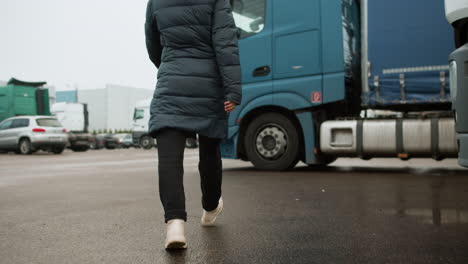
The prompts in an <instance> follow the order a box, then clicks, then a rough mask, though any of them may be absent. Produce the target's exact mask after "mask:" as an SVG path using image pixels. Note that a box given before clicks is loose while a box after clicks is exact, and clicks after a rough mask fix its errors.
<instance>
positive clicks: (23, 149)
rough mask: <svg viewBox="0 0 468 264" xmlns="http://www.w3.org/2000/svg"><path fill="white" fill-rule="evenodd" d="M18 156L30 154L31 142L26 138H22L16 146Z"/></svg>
mask: <svg viewBox="0 0 468 264" xmlns="http://www.w3.org/2000/svg"><path fill="white" fill-rule="evenodd" d="M17 153H18V154H21V155H30V154H31V153H32V146H31V141H30V140H29V139H27V138H22V139H21V140H20V142H19V144H18V151H17Z"/></svg>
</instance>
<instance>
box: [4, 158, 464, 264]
mask: <svg viewBox="0 0 468 264" xmlns="http://www.w3.org/2000/svg"><path fill="white" fill-rule="evenodd" d="M197 162H198V150H196V149H194V150H188V149H187V150H186V158H185V189H186V196H187V209H188V214H189V219H188V224H187V226H186V232H187V238H188V241H189V245H188V246H189V249H188V250H187V251H182V252H166V251H165V250H164V249H163V240H164V236H165V233H164V231H165V229H164V228H165V227H164V223H163V221H162V216H163V212H162V208H161V205H160V202H159V197H158V192H157V172H156V166H157V155H156V151H155V150H154V149H153V150H150V151H145V150H141V149H127V150H124V149H119V150H112V151H110V150H100V151H88V152H83V153H75V152H71V151H68V150H66V151H65V152H64V153H63V154H62V155H53V154H48V153H44V152H39V153H36V154H33V155H27V156H20V155H15V154H0V212H1V213H0V260H1V261H0V263H5V264H10V263H48V264H50V263H468V171H467V170H465V169H462V168H461V167H458V166H457V164H456V161H455V160H445V161H443V162H435V161H432V160H411V161H409V162H402V161H399V160H395V159H391V160H385V159H376V160H371V161H361V160H356V159H340V160H338V161H337V162H335V163H333V164H332V165H331V166H330V167H329V168H325V169H316V168H315V169H314V168H308V167H306V166H299V167H297V168H296V169H295V170H293V171H290V172H265V171H257V170H255V169H253V167H252V165H251V164H250V163H247V162H242V161H234V160H224V189H223V197H224V200H225V211H224V212H223V215H222V216H221V217H220V219H219V225H218V226H217V227H215V228H208V229H203V228H201V227H200V225H199V218H200V216H201V212H202V211H201V202H200V191H199V177H198V172H197Z"/></svg>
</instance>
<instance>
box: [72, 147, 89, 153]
mask: <svg viewBox="0 0 468 264" xmlns="http://www.w3.org/2000/svg"><path fill="white" fill-rule="evenodd" d="M88 149H89V147H72V148H71V150H73V151H75V152H85V151H88Z"/></svg>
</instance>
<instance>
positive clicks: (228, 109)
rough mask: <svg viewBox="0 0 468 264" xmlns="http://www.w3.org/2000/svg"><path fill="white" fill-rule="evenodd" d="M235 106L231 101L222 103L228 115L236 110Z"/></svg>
mask: <svg viewBox="0 0 468 264" xmlns="http://www.w3.org/2000/svg"><path fill="white" fill-rule="evenodd" d="M236 107H237V105H236V104H235V103H233V102H231V101H226V102H224V111H226V112H228V113H230V112H232V111H234V109H236Z"/></svg>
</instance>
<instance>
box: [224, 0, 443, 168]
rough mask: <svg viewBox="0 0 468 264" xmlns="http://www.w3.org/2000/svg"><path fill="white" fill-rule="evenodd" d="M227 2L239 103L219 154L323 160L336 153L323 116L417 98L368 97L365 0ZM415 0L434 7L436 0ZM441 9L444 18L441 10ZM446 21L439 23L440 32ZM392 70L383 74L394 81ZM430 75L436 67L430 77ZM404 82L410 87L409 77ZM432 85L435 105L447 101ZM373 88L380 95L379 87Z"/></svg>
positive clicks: (275, 160)
mask: <svg viewBox="0 0 468 264" xmlns="http://www.w3.org/2000/svg"><path fill="white" fill-rule="evenodd" d="M230 2H231V6H232V10H233V16H234V19H235V21H236V25H237V27H238V31H239V37H240V40H239V46H240V58H241V66H242V83H243V102H242V104H241V105H240V106H239V107H238V108H237V109H236V110H235V111H234V112H232V113H230V115H229V120H228V122H229V136H228V138H227V139H226V140H225V141H224V142H223V144H222V155H223V157H224V158H232V159H238V158H240V159H242V160H248V161H251V162H252V163H253V164H254V165H255V167H257V168H260V169H267V170H286V169H290V168H292V167H294V166H295V165H296V164H297V163H298V162H299V161H303V162H304V163H306V164H309V165H323V164H328V163H330V162H332V161H334V160H335V159H336V158H337V157H338V156H339V155H330V154H328V153H323V152H322V151H321V148H320V133H321V132H320V127H321V124H323V123H324V122H326V121H329V120H337V119H340V118H344V119H349V118H351V119H353V118H354V119H356V118H359V116H360V113H361V111H362V110H363V108H364V107H374V108H375V107H376V105H379V104H381V105H384V104H387V105H388V102H391V106H392V107H395V106H396V108H398V106H401V105H402V104H404V105H405V107H406V106H409V105H419V104H412V103H414V102H403V103H402V102H401V100H397V101H398V102H396V103H395V102H394V101H395V100H388V101H387V103H385V102H383V103H382V102H381V101H379V100H373V98H374V99H375V98H376V97H375V94H376V93H375V91H377V90H376V89H375V88H373V84H374V81H373V79H374V78H373V76H372V74H371V72H370V71H369V69H368V68H369V66H368V65H367V64H368V63H367V60H368V56H369V54H367V49H368V45H369V43H368V40H367V39H368V38H367V26H366V23H367V13H365V12H367V11H366V10H362V9H367V7H368V6H367V1H365V0H363V1H359V0H296V1H284V0H230ZM374 2H375V1H374ZM392 2H393V1H392ZM396 2H401V3H406V2H407V1H405V0H398V1H396ZM416 2H421V3H423V5H425V6H429V7H428V8H433V7H434V3H436V2H438V1H437V0H431V1H429V2H430V3H429V4H428V3H427V2H425V1H422V0H417V1H416ZM421 3H419V4H421ZM404 5H405V4H404ZM436 5H437V3H436ZM442 7H443V3H442ZM405 8H406V7H405V6H403V7H401V9H402V10H404V9H405ZM422 13H424V12H422ZM363 14H366V15H365V16H363ZM441 14H442V17H441V20H442V21H444V18H443V11H442V13H441ZM426 20H427V19H426ZM444 22H445V21H444ZM445 23H446V22H445ZM363 25H364V26H366V27H363ZM446 26H447V28H449V26H448V24H447V25H446ZM447 28H442V29H441V30H442V31H444V32H443V36H444V34H445V31H447V32H448V29H447ZM363 29H365V30H363ZM362 32H365V33H366V34H365V37H364V35H362ZM434 33H435V34H437V33H438V32H432V33H431V34H434ZM443 36H439V37H443ZM375 39H376V40H380V38H375ZM447 41H448V40H447ZM448 49H450V47H449V48H448ZM376 50H377V48H376ZM445 50H447V49H445ZM445 50H444V51H445ZM444 51H442V52H444ZM363 53H365V54H363ZM447 54H448V51H447ZM363 55H365V56H363ZM387 55H388V54H387ZM397 55H398V54H397ZM438 57H442V58H444V56H438ZM387 58H392V56H387ZM446 58H447V55H446V56H445V60H446ZM428 63H432V62H428ZM442 64H445V65H444V66H443V67H442V68H437V69H435V70H434V69H432V71H435V76H436V78H435V79H436V82H439V74H441V73H440V71H443V72H444V74H445V72H447V73H448V65H447V63H446V62H444V63H442ZM417 66H422V65H417ZM396 74H397V73H396ZM392 76H393V77H394V75H389V76H387V77H389V78H387V79H385V77H384V78H383V79H384V80H387V82H388V83H392V82H393V81H395V80H394V79H395V78H394V79H392V78H390V77H392ZM398 76H399V75H398ZM444 76H445V75H444ZM433 77H434V73H432V75H431V76H430V78H431V79H432V81H433V79H434V78H433ZM397 79H398V78H397ZM426 79H427V78H426ZM363 80H364V81H363ZM397 82H398V83H400V80H399V79H398V80H397ZM408 83H409V84H408V85H407V86H411V81H408ZM447 83H448V82H447ZM389 89H394V88H393V87H391V88H389ZM396 89H398V90H400V88H399V87H397V88H396ZM437 89H438V90H437V91H436V93H437V95H438V96H437V103H438V104H437V105H438V107H440V106H441V105H442V108H444V107H445V108H449V106H448V107H447V105H446V104H447V98H449V96H448V85H447V86H446V87H442V88H437ZM440 89H442V91H443V92H440V96H439V91H440ZM416 93H418V92H416ZM410 94H411V92H410V93H409V94H408V96H409V95H410ZM377 95H379V96H380V95H382V96H385V90H384V91H381V92H380V91H379V93H378V94H377ZM405 96H407V95H405ZM431 96H432V95H431ZM423 97H424V95H423ZM432 100H434V98H433V99H432ZM431 102H432V103H433V101H431ZM448 103H449V102H448ZM431 107H432V105H431V106H430V107H429V109H430V108H431ZM426 109H427V107H426ZM355 134H356V133H354V132H353V136H355ZM338 136H339V135H338Z"/></svg>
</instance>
